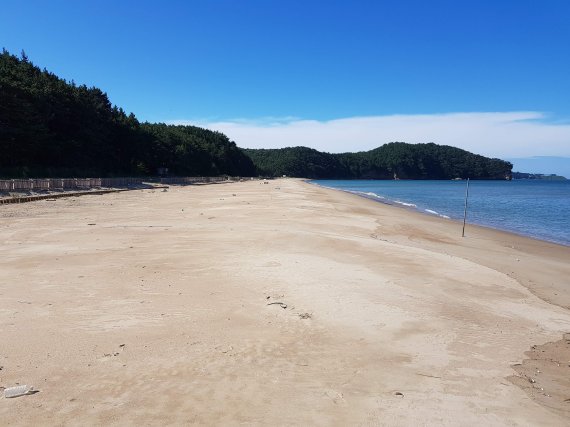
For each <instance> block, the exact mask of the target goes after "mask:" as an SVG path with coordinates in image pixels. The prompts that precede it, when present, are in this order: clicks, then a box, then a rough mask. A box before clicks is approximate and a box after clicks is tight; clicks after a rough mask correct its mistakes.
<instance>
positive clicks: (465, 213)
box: [461, 178, 469, 237]
mask: <svg viewBox="0 0 570 427" xmlns="http://www.w3.org/2000/svg"><path fill="white" fill-rule="evenodd" d="M468 198H469V178H467V188H466V189H465V209H464V210H463V231H462V232H461V237H465V220H466V219H467V199H468Z"/></svg>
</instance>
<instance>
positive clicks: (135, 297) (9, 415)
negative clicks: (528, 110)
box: [0, 179, 570, 426]
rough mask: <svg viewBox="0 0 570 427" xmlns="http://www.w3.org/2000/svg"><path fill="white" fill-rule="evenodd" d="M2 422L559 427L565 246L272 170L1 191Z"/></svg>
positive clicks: (568, 374) (566, 299)
mask: <svg viewBox="0 0 570 427" xmlns="http://www.w3.org/2000/svg"><path fill="white" fill-rule="evenodd" d="M0 230H1V233H0V241H1V245H0V336H1V339H0V386H1V387H11V386H14V385H17V384H28V385H31V386H34V388H35V389H36V390H39V392H38V393H35V394H33V395H27V396H22V397H19V398H14V399H5V398H4V397H0V424H2V425H116V426H124V425H137V426H139V425H189V424H196V425H224V426H228V425H355V426H358V425H362V426H376V425H389V426H394V425H438V426H439V425H450V426H451V425H510V426H512V425H520V426H525V425H537V426H539V425H540V426H564V425H568V424H569V423H570V400H569V399H570V335H565V334H568V333H570V311H569V309H570V248H569V247H564V246H560V245H555V244H550V243H546V242H542V241H537V240H532V239H527V238H524V237H520V236H516V235H513V234H509V233H503V232H500V231H495V230H491V229H485V228H481V227H475V226H468V228H467V232H466V237H465V238H461V224H459V223H457V222H454V221H451V220H446V219H442V218H436V217H430V216H428V215H422V214H419V213H416V212H412V211H409V210H406V209H402V208H398V207H394V206H387V205H383V204H381V203H377V202H374V201H371V200H367V199H364V198H361V197H358V196H355V195H351V194H347V193H342V192H340V191H335V190H329V189H324V188H320V187H317V186H314V185H311V184H308V183H305V182H303V181H301V180H293V179H283V180H276V181H270V182H269V183H267V184H264V183H263V182H262V181H248V182H239V183H227V184H215V185H196V186H185V187H175V186H172V187H170V188H169V189H168V191H163V190H158V189H156V190H153V189H147V190H139V191H131V192H124V193H116V194H106V195H98V196H83V197H72V198H62V199H57V200H54V201H49V200H42V201H37V202H32V203H26V204H21V205H3V206H0Z"/></svg>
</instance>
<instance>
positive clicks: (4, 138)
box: [0, 49, 512, 179]
mask: <svg viewBox="0 0 570 427" xmlns="http://www.w3.org/2000/svg"><path fill="white" fill-rule="evenodd" d="M160 168H168V171H169V173H170V174H171V175H186V176H214V175H233V176H256V175H258V176H282V175H287V176H294V177H306V178H337V179H393V178H399V179H454V178H468V177H469V178H472V179H510V177H511V169H512V165H511V164H510V163H508V162H505V161H503V160H499V159H489V158H486V157H483V156H479V155H476V154H472V153H469V152H467V151H464V150H461V149H459V148H455V147H449V146H440V145H436V144H433V143H430V144H406V143H402V142H394V143H390V144H386V145H383V146H381V147H378V148H376V149H374V150H371V151H367V152H359V153H342V154H330V153H323V152H319V151H317V150H313V149H310V148H306V147H290V148H284V149H260V150H253V149H244V150H241V149H239V148H238V147H237V146H236V144H235V143H234V142H233V141H231V140H230V139H229V138H228V137H227V136H226V135H224V134H222V133H220V132H216V131H211V130H207V129H202V128H199V127H196V126H175V125H167V124H164V123H148V122H144V123H140V122H139V121H138V120H137V118H136V117H135V115H134V114H133V113H130V114H127V113H126V112H125V111H123V109H122V108H120V107H117V106H116V105H112V104H111V102H110V101H109V98H108V96H107V94H106V93H105V92H103V91H102V90H101V89H99V88H96V87H87V86H86V85H76V84H75V82H73V81H71V82H68V81H66V80H64V79H62V78H59V77H58V76H56V75H55V74H53V73H51V72H49V71H47V70H46V69H45V68H44V69H43V70H42V69H40V68H39V67H37V66H36V65H34V64H33V63H32V62H31V61H30V60H29V59H28V57H27V56H26V55H25V53H24V52H22V54H21V55H20V56H19V57H18V56H16V55H13V54H10V53H9V52H8V51H6V50H5V49H3V50H2V53H1V54H0V178H26V177H80V176H82V177H85V176H101V177H104V176H121V175H131V176H142V175H155V174H156V173H157V171H158V170H159V169H160Z"/></svg>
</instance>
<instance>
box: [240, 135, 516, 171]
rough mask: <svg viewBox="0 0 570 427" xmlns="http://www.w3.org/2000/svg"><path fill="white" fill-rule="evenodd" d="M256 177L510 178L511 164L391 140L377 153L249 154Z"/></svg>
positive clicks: (308, 151) (305, 150) (294, 150)
mask: <svg viewBox="0 0 570 427" xmlns="http://www.w3.org/2000/svg"><path fill="white" fill-rule="evenodd" d="M244 151H245V153H247V155H248V156H250V157H251V158H252V159H253V162H254V164H255V167H256V168H257V173H258V174H260V175H269V176H281V175H287V176H299V177H306V178H318V179H456V178H471V179H511V169H512V164H511V163H509V162H506V161H504V160H500V159H490V158H487V157H484V156H480V155H477V154H473V153H470V152H468V151H465V150H462V149H459V148H456V147H451V146H446V145H437V144H434V143H429V144H406V143H404V142H392V143H389V144H385V145H382V146H381V147H378V148H375V149H374V150H370V151H365V152H358V153H341V154H330V153H323V152H319V151H317V150H313V149H311V148H307V147H291V148H283V149H272V150H267V149H257V150H252V149H247V150H244Z"/></svg>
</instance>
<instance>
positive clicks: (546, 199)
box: [312, 180, 570, 246]
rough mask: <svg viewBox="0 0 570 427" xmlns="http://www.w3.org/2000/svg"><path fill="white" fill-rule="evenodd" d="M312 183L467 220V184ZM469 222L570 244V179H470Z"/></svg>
mask: <svg viewBox="0 0 570 427" xmlns="http://www.w3.org/2000/svg"><path fill="white" fill-rule="evenodd" d="M312 182H313V183H315V184H318V185H321V186H323V187H329V188H335V189H339V190H344V191H348V192H351V193H355V194H358V195H361V196H364V197H368V198H370V199H373V200H377V201H379V202H383V203H388V204H394V205H400V206H402V207H408V208H410V209H415V210H418V211H420V212H423V213H425V214H428V215H434V216H440V217H443V218H451V219H463V209H464V203H465V189H466V181H404V180H399V181H365V180H351V181H344V180H342V181H340V180H315V181H312ZM467 223H471V224H478V225H483V226H487V227H492V228H496V229H500V230H505V231H510V232H514V233H517V234H521V235H524V236H529V237H533V238H536V239H541V240H547V241H550V242H555V243H559V244H563V245H567V246H570V180H568V181H539V180H513V181H470V183H469V199H468V210H467Z"/></svg>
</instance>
